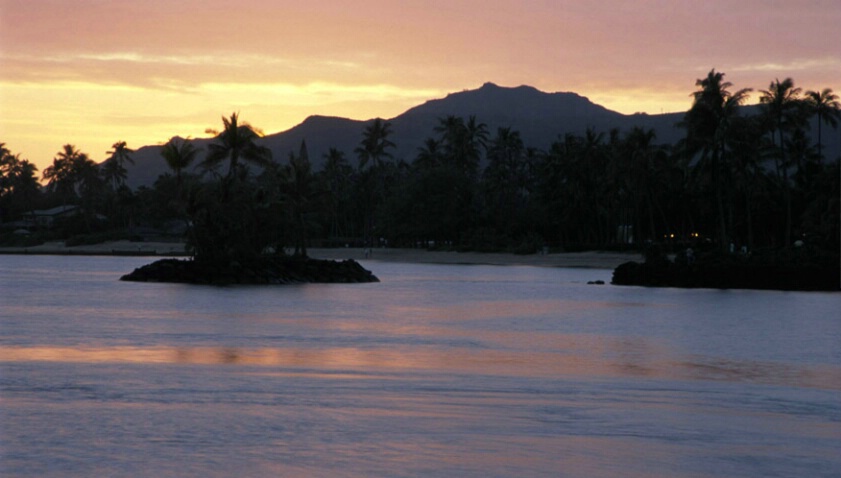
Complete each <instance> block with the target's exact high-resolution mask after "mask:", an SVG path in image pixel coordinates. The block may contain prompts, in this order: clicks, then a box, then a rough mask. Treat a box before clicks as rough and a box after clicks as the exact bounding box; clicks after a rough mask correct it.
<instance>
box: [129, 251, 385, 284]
mask: <svg viewBox="0 0 841 478" xmlns="http://www.w3.org/2000/svg"><path fill="white" fill-rule="evenodd" d="M120 280H123V281H134V282H178V283H186V284H211V285H232V284H303V283H362V282H379V279H377V277H376V276H375V275H374V274H373V273H372V272H371V271H369V270H367V269H365V268H364V267H362V266H361V265H360V264H359V263H358V262H356V261H354V260H353V259H348V260H345V261H331V260H320V259H309V258H300V257H265V258H260V259H257V260H252V261H243V262H240V261H230V262H226V263H224V264H220V263H209V262H203V261H194V260H180V259H162V260H159V261H156V262H153V263H151V264H148V265H145V266H143V267H139V268H137V269H135V270H134V271H133V272H131V273H130V274H126V275H124V276H122V277H121V278H120Z"/></svg>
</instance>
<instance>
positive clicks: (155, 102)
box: [0, 0, 841, 170]
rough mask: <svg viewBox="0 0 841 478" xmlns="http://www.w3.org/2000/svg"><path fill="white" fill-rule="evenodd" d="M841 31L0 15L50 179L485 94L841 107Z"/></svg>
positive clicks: (1, 117)
mask: <svg viewBox="0 0 841 478" xmlns="http://www.w3.org/2000/svg"><path fill="white" fill-rule="evenodd" d="M838 25H841V8H839V4H838V2H837V0H823V1H821V0H814V1H807V0H801V1H793V0H779V1H778V0H740V1H737V2H732V1H721V0H707V1H704V2H698V1H688V0H641V1H627V0H605V1H601V2H590V1H584V0H554V1H546V0H544V1H538V0H533V1H529V0H517V1H513V0H512V1H508V0H484V1H473V0H469V1H419V0H418V1H414V0H405V1H379V0H357V1H352V2H346V1H333V0H309V1H308V2H300V1H283V0H250V1H248V0H246V1H241V2H231V1H229V0H228V1H224V2H223V1H219V0H202V1H199V0H175V1H173V0H144V1H142V2H138V1H135V0H109V1H101V0H30V1H20V0H0V142H5V143H6V147H7V148H9V149H10V150H11V151H12V152H13V153H21V157H23V158H26V159H29V160H31V161H33V162H34V163H36V164H37V165H38V167H39V168H40V169H41V170H43V169H44V168H45V167H46V166H48V165H49V164H51V162H52V158H53V157H55V155H56V153H57V152H58V151H59V149H61V146H62V145H63V144H66V143H71V144H74V145H76V146H77V147H78V148H79V149H81V150H82V151H84V152H86V153H88V154H89V155H90V156H91V158H92V159H94V160H95V161H102V160H104V159H105V158H106V154H105V152H106V151H107V150H109V149H110V146H111V144H112V143H114V142H116V141H118V140H124V141H127V142H128V145H129V147H133V148H137V147H140V146H144V145H148V144H158V143H163V142H165V141H166V140H167V139H169V137H171V136H174V135H180V136H192V137H201V136H205V134H204V131H205V129H207V128H211V127H212V128H218V127H219V126H220V124H221V121H220V117H221V116H222V115H228V114H230V113H231V112H233V111H238V112H240V114H241V116H242V118H243V119H245V120H246V121H248V122H250V123H251V124H253V125H255V126H258V127H260V128H261V129H262V130H263V131H265V132H266V133H275V132H278V131H283V130H286V129H288V128H290V127H292V126H294V125H296V124H298V123H300V122H301V121H303V120H304V119H305V118H306V117H307V116H309V115H312V114H322V115H333V116H344V117H349V118H354V119H369V118H373V117H383V118H391V117H394V116H397V115H399V114H400V113H402V112H403V111H405V110H406V109H408V108H410V107H412V106H415V105H417V104H420V103H422V102H424V101H426V100H427V99H432V98H439V97H443V96H444V95H446V94H447V93H449V92H455V91H461V90H464V89H473V88H478V87H479V86H481V85H482V83H484V82H486V81H491V82H494V83H497V84H499V85H502V86H518V85H521V84H527V85H531V86H535V87H537V88H538V89H541V90H543V91H548V92H554V91H573V92H576V93H579V94H581V95H584V96H586V97H588V98H590V99H591V100H592V101H594V102H595V103H598V104H601V105H603V106H605V107H607V108H609V109H612V110H615V111H619V112H622V113H634V112H638V111H644V112H647V113H652V114H655V113H661V112H674V111H684V110H686V109H687V108H688V107H689V106H690V104H691V99H690V94H691V93H692V92H693V91H694V89H695V80H696V79H697V78H700V77H702V76H704V75H705V74H706V72H708V71H709V70H710V69H711V68H715V69H716V70H718V71H721V72H724V73H725V74H726V77H725V78H726V80H728V81H730V82H732V83H733V84H734V88H736V89H738V88H754V89H764V88H767V87H768V84H769V83H770V82H771V81H772V80H774V79H775V78H780V79H783V78H786V77H792V78H793V79H794V81H795V84H796V86H799V87H802V88H803V89H804V90H808V89H822V88H826V87H830V88H833V89H834V90H836V92H838V91H839V89H841V48H839V45H841V28H839V27H838ZM480 119H481V118H480Z"/></svg>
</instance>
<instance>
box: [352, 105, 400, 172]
mask: <svg viewBox="0 0 841 478" xmlns="http://www.w3.org/2000/svg"><path fill="white" fill-rule="evenodd" d="M392 133H393V131H392V130H391V123H389V122H388V121H383V120H382V119H380V118H377V119H375V120H374V122H373V123H371V124H370V125H368V126H366V127H365V130H364V131H363V132H362V141H361V142H360V143H359V146H358V147H357V148H356V149H354V152H355V153H356V154H357V156H358V157H359V169H360V170H362V169H364V168H365V166H366V165H367V164H368V163H369V162H370V163H371V164H372V165H373V166H374V167H380V166H382V164H383V161H384V160H386V159H391V158H392V155H391V153H390V152H389V151H388V150H389V149H391V148H394V146H395V144H394V143H393V142H392V141H391V140H390V139H388V138H389V136H391V135H392Z"/></svg>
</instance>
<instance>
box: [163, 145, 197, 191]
mask: <svg viewBox="0 0 841 478" xmlns="http://www.w3.org/2000/svg"><path fill="white" fill-rule="evenodd" d="M199 151H201V149H200V148H196V147H195V146H193V143H192V142H191V141H190V140H189V139H182V138H179V137H177V136H175V137H173V138H171V139H170V140H169V141H168V142H167V143H166V144H165V145H163V147H162V148H161V156H162V157H163V158H164V161H166V164H167V166H169V168H170V169H172V171H173V172H174V173H175V181H176V184H177V185H178V186H179V188H180V187H181V181H182V178H181V173H182V171H184V170H185V169H187V167H189V166H190V164H192V163H193V161H194V160H195V159H196V156H197V155H198V153H199Z"/></svg>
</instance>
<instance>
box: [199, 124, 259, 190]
mask: <svg viewBox="0 0 841 478" xmlns="http://www.w3.org/2000/svg"><path fill="white" fill-rule="evenodd" d="M222 124H223V126H224V128H223V129H222V131H221V132H219V133H218V134H217V135H216V142H215V143H212V144H210V146H208V152H207V156H206V157H205V159H204V162H203V163H202V164H203V166H204V167H205V168H207V169H213V168H215V167H216V166H217V165H218V164H219V163H221V162H223V161H225V160H226V159H227V160H228V174H227V176H226V182H230V181H232V180H233V179H234V177H236V174H237V170H238V169H239V166H240V160H242V161H246V162H249V163H252V164H255V165H258V166H265V165H266V164H267V163H268V162H269V161H270V160H271V156H272V155H271V150H269V148H267V147H265V146H259V145H258V144H257V140H258V139H259V138H260V132H259V131H258V130H256V129H255V128H254V127H252V126H251V125H249V124H248V123H240V121H239V115H238V114H237V113H231V117H230V118H225V117H224V116H223V117H222ZM209 131H210V130H209Z"/></svg>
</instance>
